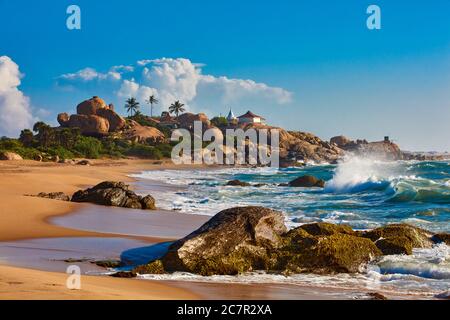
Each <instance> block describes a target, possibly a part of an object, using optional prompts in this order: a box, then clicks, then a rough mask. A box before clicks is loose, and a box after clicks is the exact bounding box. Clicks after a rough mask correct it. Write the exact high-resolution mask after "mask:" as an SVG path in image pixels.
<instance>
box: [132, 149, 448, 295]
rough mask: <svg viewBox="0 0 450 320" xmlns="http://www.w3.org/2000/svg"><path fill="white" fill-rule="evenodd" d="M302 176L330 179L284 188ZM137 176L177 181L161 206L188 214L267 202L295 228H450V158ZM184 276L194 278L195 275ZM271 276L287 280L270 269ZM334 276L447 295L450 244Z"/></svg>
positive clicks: (159, 195)
mask: <svg viewBox="0 0 450 320" xmlns="http://www.w3.org/2000/svg"><path fill="white" fill-rule="evenodd" d="M302 175H313V176H315V177H317V178H321V179H324V180H325V181H326V185H325V188H323V189H321V188H291V187H280V186H278V184H280V183H287V182H289V181H291V180H293V179H295V178H296V177H299V176H302ZM133 176H134V177H136V178H139V183H140V185H141V187H142V188H143V189H145V185H146V184H148V183H150V181H152V182H155V181H157V182H158V183H162V184H164V185H167V186H170V187H168V188H162V189H159V190H157V191H152V194H153V195H154V196H155V198H156V199H157V203H158V206H159V207H161V208H164V209H169V210H180V211H181V212H184V213H186V214H190V213H197V214H198V213H201V214H207V215H214V214H216V213H217V212H219V211H220V210H222V209H226V208H230V207H234V206H245V205H261V206H265V207H269V208H273V209H277V210H280V211H282V212H283V213H284V214H285V217H286V223H287V225H288V226H290V227H295V226H298V225H301V224H304V223H310V222H318V221H325V222H331V223H337V224H342V223H345V224H349V225H351V226H352V227H353V228H355V229H371V228H375V227H378V226H382V225H386V224H388V223H397V222H404V223H409V224H413V225H416V226H420V227H423V228H425V229H428V230H431V231H434V232H450V162H448V161H440V162H438V161H427V162H418V161H407V162H406V161H397V162H386V161H380V160H376V159H370V158H358V157H349V158H346V159H344V160H343V161H342V162H340V163H339V164H337V165H310V166H307V167H301V168H285V169H275V168H223V169H218V170H161V171H148V172H142V173H139V174H135V175H133ZM234 179H239V180H241V181H245V182H249V183H252V184H264V185H263V186H260V187H256V186H255V187H231V186H225V184H226V182H227V181H229V180H234ZM178 276H179V277H181V278H184V277H187V278H189V279H190V280H192V279H191V278H192V277H195V276H193V275H180V274H179V275H178ZM254 276H255V275H251V276H250V278H252V277H254ZM259 277H261V275H259ZM264 277H265V278H266V277H269V278H271V279H272V280H274V281H281V280H280V279H274V278H273V277H274V276H270V275H265V276H264ZM359 277H362V278H359ZM219 278H220V277H219ZM250 278H248V277H247V278H246V277H245V276H240V277H234V278H233V279H234V280H235V281H244V282H245V281H250V280H249V279H250ZM282 279H283V281H290V282H295V281H300V282H302V283H303V284H304V283H305V282H307V283H309V282H310V281H313V282H319V283H321V282H323V283H327V284H328V285H329V284H330V283H332V281H331V280H330V279H328V278H327V277H318V276H312V275H298V276H293V277H288V278H287V279H285V278H284V277H282ZM333 279H335V283H336V284H337V285H342V283H343V282H346V283H347V284H348V285H350V286H353V285H354V284H352V283H353V282H354V281H357V282H358V283H361V281H363V280H364V281H365V282H366V283H373V281H372V280H373V279H376V281H375V282H376V283H377V284H378V285H381V286H382V287H383V288H384V289H386V290H394V291H402V292H403V291H406V292H407V293H411V294H415V293H417V292H420V293H421V294H422V293H425V294H437V293H442V292H443V291H446V290H449V289H450V251H449V248H448V247H447V246H446V245H438V246H435V247H434V248H432V249H416V250H415V251H414V255H413V256H387V257H383V258H382V259H381V260H378V261H376V262H374V264H372V265H371V266H369V268H368V269H367V270H366V271H365V272H364V273H363V274H361V275H358V276H350V277H349V276H347V275H346V276H343V275H340V276H338V277H333ZM223 280H227V281H228V280H229V279H228V278H224V279H223ZM260 280H261V279H260ZM330 281H331V282H330Z"/></svg>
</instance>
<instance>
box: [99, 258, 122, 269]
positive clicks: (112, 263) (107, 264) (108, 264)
mask: <svg viewBox="0 0 450 320" xmlns="http://www.w3.org/2000/svg"><path fill="white" fill-rule="evenodd" d="M92 263H94V264H96V265H97V266H99V267H102V268H111V269H112V268H119V267H121V266H122V262H121V261H120V260H100V261H93V262H92Z"/></svg>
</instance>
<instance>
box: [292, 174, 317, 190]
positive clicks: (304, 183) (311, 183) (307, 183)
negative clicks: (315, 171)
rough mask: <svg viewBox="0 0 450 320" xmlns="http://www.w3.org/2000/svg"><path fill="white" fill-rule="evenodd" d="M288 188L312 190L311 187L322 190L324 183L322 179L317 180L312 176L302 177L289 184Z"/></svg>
mask: <svg viewBox="0 0 450 320" xmlns="http://www.w3.org/2000/svg"><path fill="white" fill-rule="evenodd" d="M289 186H290V187H304V188H312V187H319V188H323V187H324V186H325V181H324V180H322V179H317V178H316V177H313V176H302V177H298V178H296V179H294V180H292V181H291V182H289Z"/></svg>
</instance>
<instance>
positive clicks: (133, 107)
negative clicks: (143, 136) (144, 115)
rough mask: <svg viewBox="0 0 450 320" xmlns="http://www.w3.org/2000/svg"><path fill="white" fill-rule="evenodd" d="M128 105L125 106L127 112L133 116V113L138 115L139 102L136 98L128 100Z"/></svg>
mask: <svg viewBox="0 0 450 320" xmlns="http://www.w3.org/2000/svg"><path fill="white" fill-rule="evenodd" d="M126 102H127V103H126V104H125V109H127V112H128V113H129V114H130V115H131V116H132V115H133V113H134V114H136V112H137V111H138V110H139V108H140V106H139V102H138V101H137V100H136V98H128V99H127V101H126Z"/></svg>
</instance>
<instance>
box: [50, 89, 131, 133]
mask: <svg viewBox="0 0 450 320" xmlns="http://www.w3.org/2000/svg"><path fill="white" fill-rule="evenodd" d="M58 123H59V124H60V125H61V126H62V127H68V128H80V131H81V133H82V134H84V135H93V136H103V135H106V134H108V133H109V132H117V131H119V130H122V129H123V128H124V127H125V124H126V121H125V119H124V118H122V117H121V116H120V115H119V114H117V113H116V112H115V111H114V106H112V105H107V104H106V103H105V101H103V100H102V99H101V98H99V97H96V96H95V97H93V98H92V99H89V100H86V101H83V102H82V103H80V104H79V105H78V106H77V114H73V115H71V116H69V115H68V114H67V113H60V114H59V115H58Z"/></svg>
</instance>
